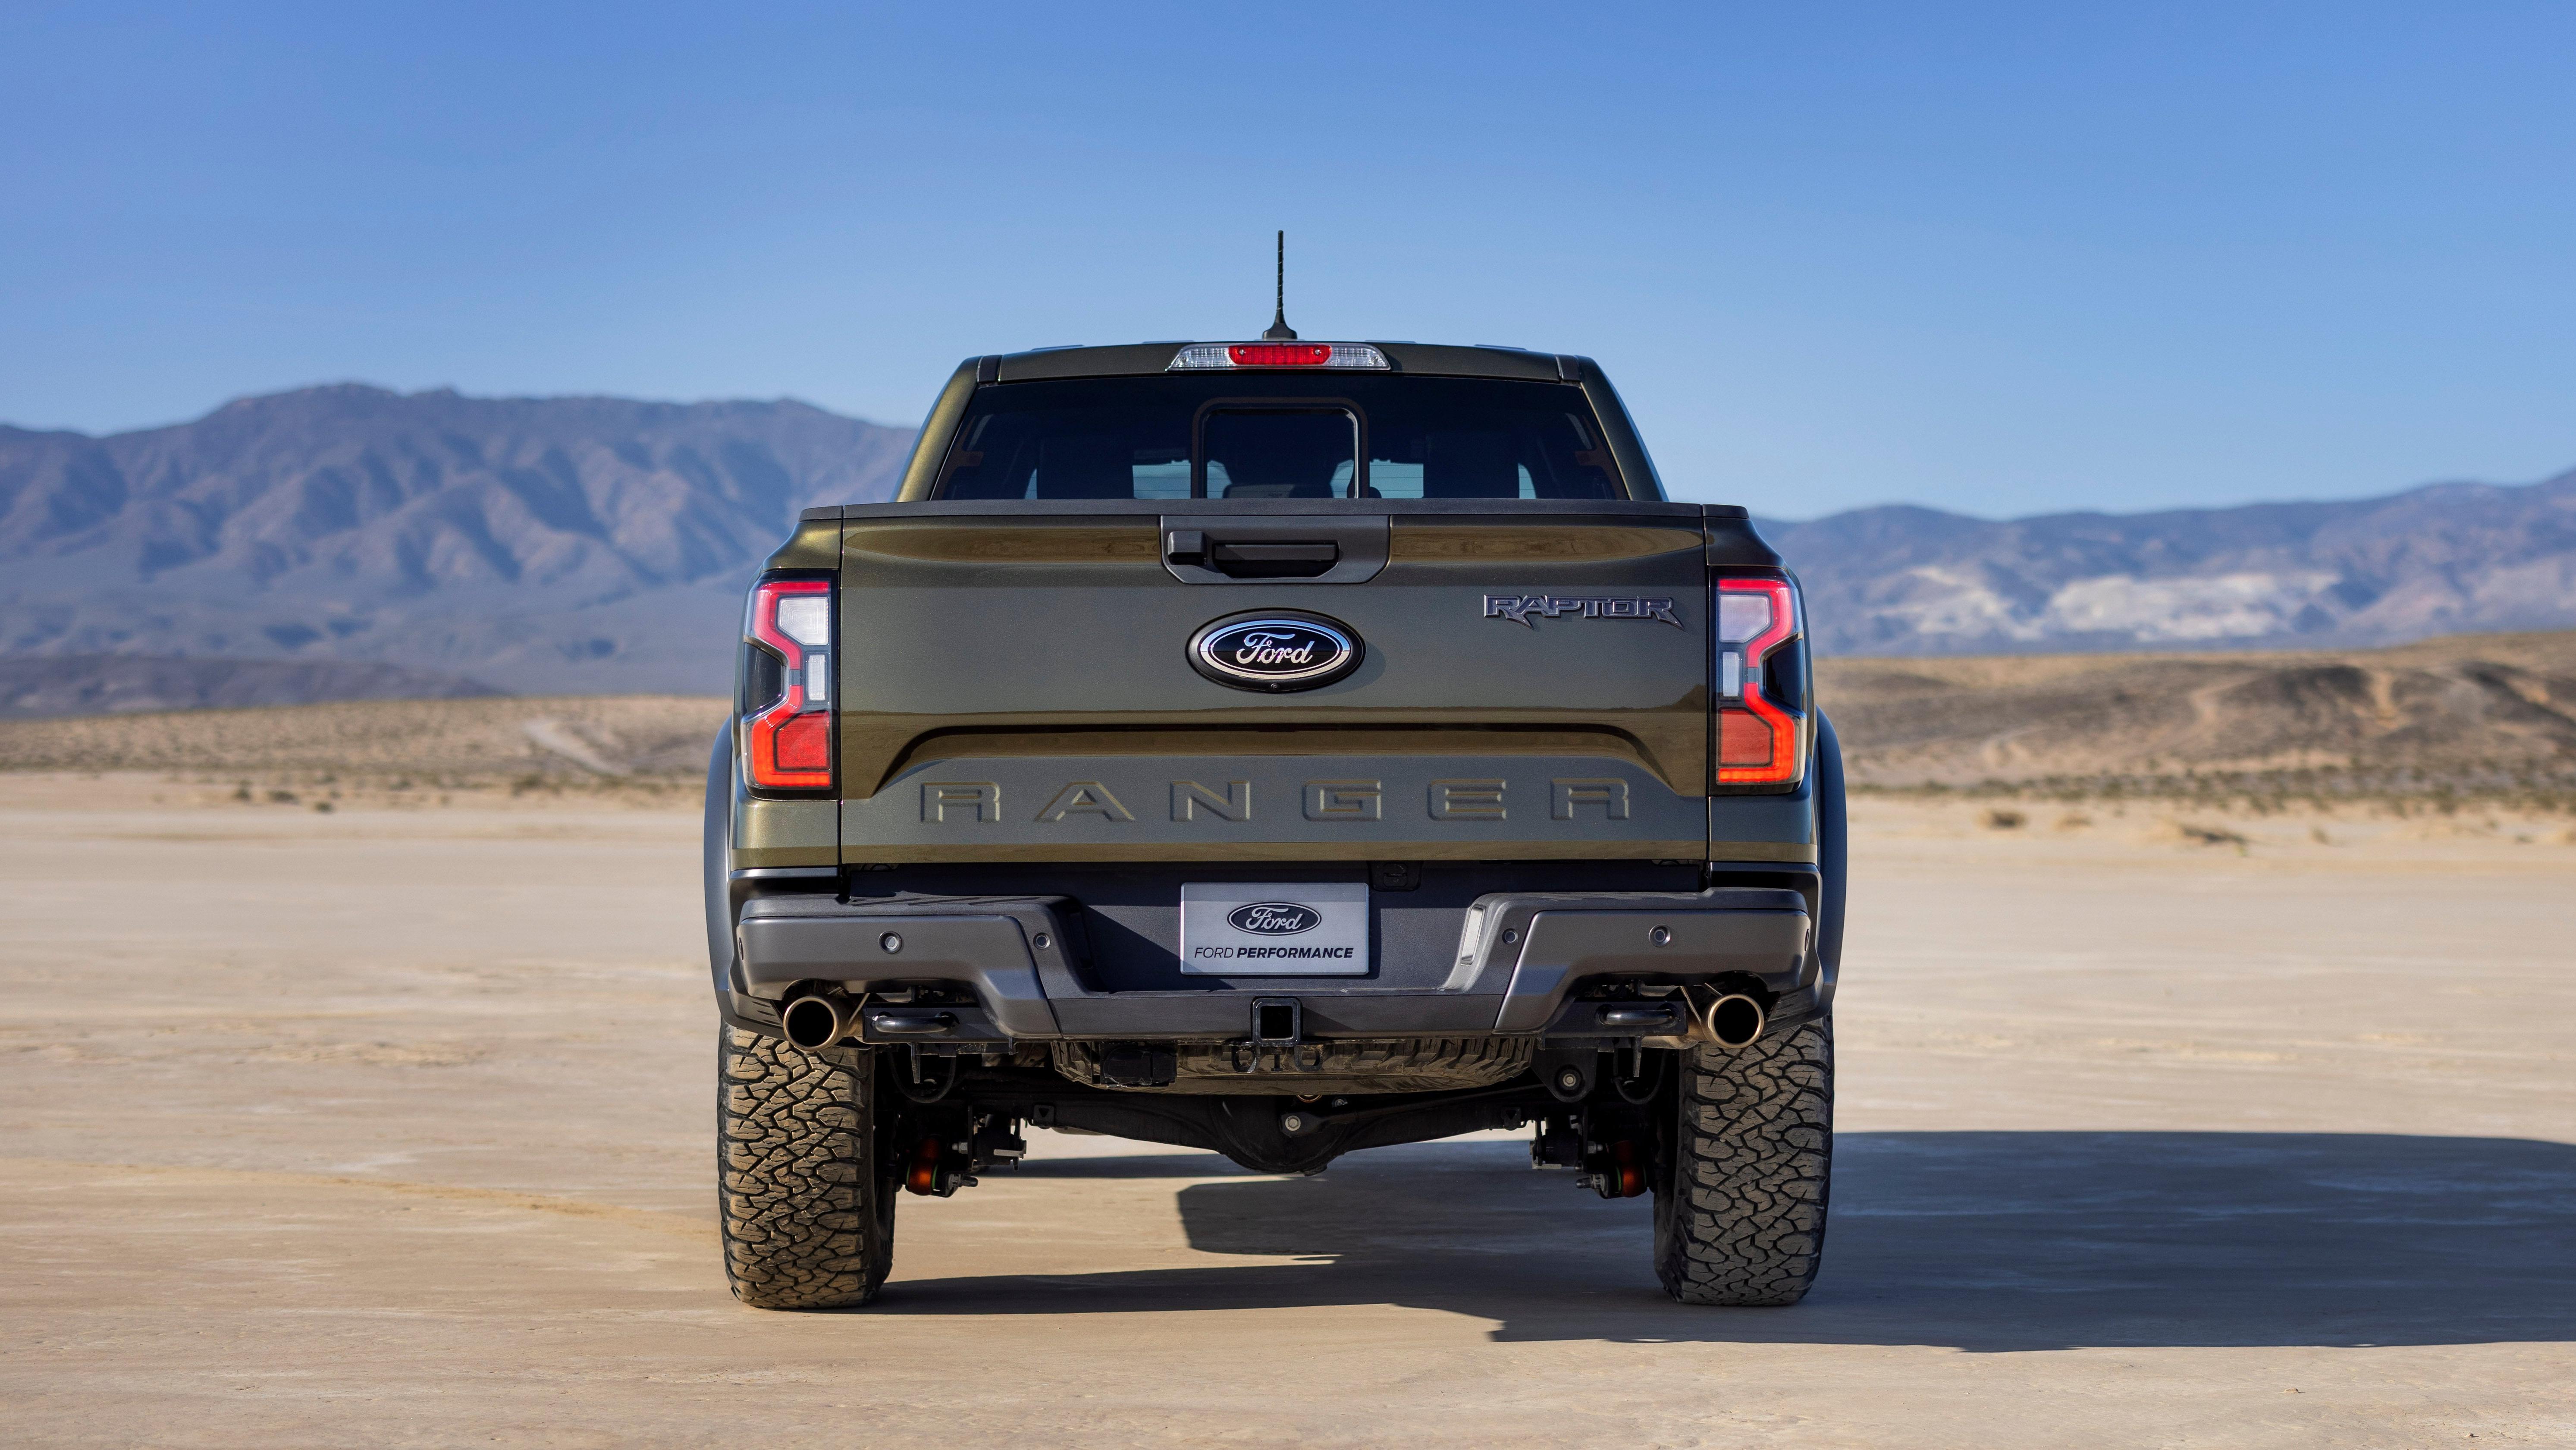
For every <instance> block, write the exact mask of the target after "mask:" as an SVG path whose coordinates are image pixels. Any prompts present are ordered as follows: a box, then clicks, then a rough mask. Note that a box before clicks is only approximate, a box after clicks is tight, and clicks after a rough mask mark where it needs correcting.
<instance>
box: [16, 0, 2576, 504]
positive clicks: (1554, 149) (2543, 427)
mask: <svg viewBox="0 0 2576 1450" xmlns="http://www.w3.org/2000/svg"><path fill="white" fill-rule="evenodd" d="M2571 96H2576V7H2569V6H2565V5H2484V4H2461V5H2442V6H2428V5H2420V4H2418V5H2376V4H2368V3H2344V4H2338V5H2332V6H2327V5H2263V4H2249V3H2243V0H2239V3H2231V4H2218V5H2189V4H2175V5H2161V6H2135V7H2112V6H2068V5H2064V4H2033V5H1982V6H1980V5H1964V4H1963V5H1955V6H1931V5H1912V6H1888V7H1873V6H1776V5H1766V6H1750V5H1701V6H1688V7H1669V8H1657V7H1627V8H1621V7H1584V6H1569V5H1564V4H1552V5H1512V4H1492V3H1488V4H1478V5H1472V6H1463V5H1462V6H1438V5H1406V4H1387V3H1378V4H1368V5H1334V4H1309V5H1303V6H1297V7H1282V6H1264V7H1228V6H1216V5H1209V4H1204V3H1201V4H1175V5H1168V6H1163V5H1126V6H1114V7H1113V6H1101V7H1083V6H1064V5H1046V6H1036V5H1030V6H1022V5H1015V4H1006V3H988V4H983V5H978V6H972V7H967V6H932V5H916V6H910V7H901V8H887V7H875V6H842V7H808V6H799V5H757V6H732V7H712V6H693V7H657V6H651V5H642V4H638V5H625V6H617V7H604V6H603V7H594V8H577V7H569V6H537V5H517V6H509V7H498V6H493V7H482V6H473V5H461V4H449V5H439V6H427V5H417V6H406V5H361V6H352V5H345V4H332V5H307V6H296V5H261V4H248V3H243V4H231V5H205V6H174V5H160V6H128V5H117V4H112V3H85V4H79V5H68V4H52V3H45V0H16V3H14V4H11V5H9V6H7V7H5V9H0V198H5V202H0V206H5V211H0V419H5V420H7V421H10V422H14V423H18V424H21V425H27V426H42V427H74V428H80V429H83V430H87V431H106V430H114V429H121V428H130V427H136V426H142V425H148V424H154V423H161V422H168V421H174V420H178V419H181V418H186V417H190V416H194V415H196V414H198V413H202V412H204V411H205V410H207V409H208V408H211V407H213V406H215V405H216V404H219V403H221V402H222V401H223V400H225V399H227V398H230V397H234V396H238V395H241V394H245V393H254V392H265V391H273V390H278V389H283V388H288V387H295V386H299V385H303V384H307V383H315V382H324V381H337V380H343V379H360V380H366V381H373V382H379V383H384V384H387V385H390V386H395V387H401V388H406V389H411V388H422V387H432V386H439V385H454V386H456V387H458V388H461V389H464V390H465V391H467V392H472V393H486V394H494V393H497V394H558V393H617V394H627V395H635V396H643V397H657V398H714V397H775V396H781V395H787V396H794V397H800V398H805V399H808V400H810V401H813V402H816V403H819V404H822V405H824V406H826V407H830V408H833V409H836V410H839V411H843V412H849V413H854V414H857V415H860V416H863V417H869V418H875V419H880V420H887V421H896V422H910V421H912V420H914V419H915V418H917V417H918V416H919V414H920V413H921V411H922V410H923V408H924V407H926V405H927V403H928V401H929V398H930V395H931V393H932V391H933V390H934V389H935V388H936V386H937V385H938V383H939V382H940V381H941V379H942V378H944V376H945V375H946V372H947V370H948V368H949V367H950V366H951V365H952V364H953V363H954V362H955V361H956V359H957V358H959V357H961V356H964V355H966V354H969V353H975V352H984V351H996V350H1006V349H1012V348H1020V347H1030V346H1044V345H1048V344H1054V343H1068V342H1092V343H1098V342H1116V341H1131V340H1138V339H1146V338H1181V337H1200V338H1212V337H1214V338H1221V337H1229V336H1241V335H1246V334H1249V333H1251V332H1254V331H1257V330H1258V328H1259V327H1260V326H1261V325H1263V324H1264V323H1266V322H1267V321H1268V318H1269V296H1268V293H1269V281H1270V279H1269V263H1270V233H1271V229H1272V228H1273V227H1277V226H1285V227H1287V228H1288V229H1289V234H1290V235H1289V243H1290V256H1289V261H1290V275H1289V317H1290V320H1291V321H1292V322H1294V323H1295V324H1296V325H1297V326H1298V328H1299V329H1300V330H1301V331H1303V332H1304V333H1305V334H1306V335H1307V336H1309V337H1332V338H1368V337H1392V338H1413V339H1420V340H1439V341H1459V342H1498V343H1510V344H1519V345H1526V346H1530V347H1537V348H1543V349H1549V350H1563V351H1571V352H1585V353H1590V354H1592V355H1593V356H1595V357H1598V358H1599V359H1600V360H1601V361H1602V363H1603V365H1604V366H1605V367H1606V368H1607V369H1608V370H1609V372H1610V375H1611V376H1612V378H1614V379H1615V380H1617V381H1618V383H1619V384H1620V387H1621V389H1622V391H1623V392H1624V393H1625V394H1626V395H1627V397H1628V400H1629V403H1630V406H1631V408H1632V410H1633V411H1634V412H1635V413H1636V414H1637V415H1638V417H1639V421H1640V423H1641V425H1642V427H1643V428H1644V430H1645V432H1646V436H1647V440H1648V442H1649V443H1650V445H1652V446H1653V448H1654V449H1655V452H1656V456H1657V459H1658V461H1659V463H1660V464H1661V466H1662V470H1663V473H1664V475H1665V478H1666V480H1667V483H1668V484H1669V485H1671V486H1672V488H1673V489H1674V491H1675V492H1676V493H1678V494H1681V495H1684V496H1687V497H1693V498H1703V499H1712V500H1726V501H1735V502H1743V503H1747V504H1751V505H1752V506H1754V507H1755V508H1756V509H1758V510H1760V511H1762V512H1764V513H1768V514H1771V515H1774V516H1786V517H1803V516H1811V515H1815V514H1819V513H1824V512H1828V511H1831V510H1835V509H1840V508H1847V507H1853V506H1858V505H1862V504H1868V503H1878V502H1891V501H1909V502H1917V503H1926V504H1933V505H1937V506H1941V507H1946V508H1953V509H1959V510H1963V511H1967V512H1973V513H1980V514H1987V515H2005V514H2017V513H2028V512H2038V511H2055V510H2062V509H2078V508H2104V509H2115V510H2127V509H2140V508H2153V507H2164V506H2173V505H2184V504H2200V503H2227V502H2237V501H2244V500H2251V499H2258V498H2296V497H2312V498H2313V497H2337V496H2354V495H2363V494H2371V493H2378V492H2385V491H2389V490H2393V489H2397V488H2401V487H2405V486H2408V485H2411V484H2415V483H2419V482H2425V481H2429V480H2434V479H2450V478H2484V479H2489V480H2493V481H2498V482H2514V481H2524V480H2529V479H2533V478H2538V477H2541V476H2544V475H2547V474H2551V473H2555V472H2558V471H2560V470H2563V469H2566V468H2568V467H2571V466H2576V345H2571V339H2576V164H2571V163H2576V104H2571V103H2570V100H2569V98H2570V97H2571Z"/></svg>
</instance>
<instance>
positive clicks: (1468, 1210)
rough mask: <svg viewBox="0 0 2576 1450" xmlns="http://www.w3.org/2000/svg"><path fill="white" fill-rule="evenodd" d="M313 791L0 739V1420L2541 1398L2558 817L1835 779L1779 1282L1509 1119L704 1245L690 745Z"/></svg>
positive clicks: (2549, 1315) (2457, 1404)
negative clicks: (1494, 1130) (851, 1245)
mask: <svg viewBox="0 0 2576 1450" xmlns="http://www.w3.org/2000/svg"><path fill="white" fill-rule="evenodd" d="M311 794H312V793H311V792H310V791H307V792H306V794H305V798H303V799H301V800H300V801H298V802H295V803H286V802H280V801H273V800H271V799H270V798H269V796H268V795H267V794H266V793H265V792H249V791H239V792H236V791H235V789H234V787H233V785H232V783H231V781H229V780H228V779H227V780H223V781H219V782H214V783H212V784H204V783H200V784H181V783H172V782H171V781H170V780H169V779H168V778H166V777H157V776H148V775H136V776H130V777H111V778H108V779H104V780H98V779H88V780H84V779H81V778H77V777H72V776H65V775H48V774H29V773H21V774H16V775H0V894H5V901H6V908H7V909H6V912H5V915H0V1236H5V1238H0V1250H4V1251H5V1259H4V1260H0V1262H5V1265H6V1268H5V1270H0V1440H5V1441H7V1442H8V1443H11V1444H27V1445H89V1444H98V1445H142V1444H149V1445H166V1446H252V1445H256V1446H263V1447H268V1446H301V1445H315V1446H344V1445H361V1444H364V1445H449V1444H464V1443H474V1444H491V1443H500V1444H523V1445H568V1446H587V1445H601V1446H608V1445H617V1446H627V1445H660V1444H669V1445H709V1444H789V1443H817V1444H851V1445H858V1444H880V1443H882V1444H922V1443H930V1442H933V1441H942V1442H954V1443H961V1444H978V1443H1000V1442H1006V1441H1007V1442H1010V1443H1015V1444H1028V1445H1064V1444H1137V1443H1163V1442H1174V1443H1181V1442H1186V1443H1192V1444H1211V1443H1214V1444H1253V1445H1265V1444H1287V1443H1292V1442H1293V1443H1298V1444H1309V1445H1390V1444H1406V1445H1423V1444H1435V1445H1477V1446H1495V1445H1520V1444H1597V1445H1653V1446H1695V1445H1711V1446H1716V1445H1771V1444H1778V1445H1796V1446H1802V1447H1817V1450H1821V1447H1828V1446H1870V1447H1889V1446H1960V1447H1970V1446H1973V1447H1980V1450H1994V1447H2025V1446H2027V1447H2051V1450H2056V1447H2067V1446H2086V1447H2093V1446H2130V1445H2137V1446H2149V1445H2155V1446H2162V1445H2195V1446H2219V1445H2225V1446H2329V1445H2330V1446H2377V1445H2387V1446H2424V1445H2433V1444H2450V1443H2468V1442H2470V1441H2472V1440H2474V1441H2475V1442H2477V1443H2482V1444H2498V1445H2522V1444H2529V1445H2556V1446H2565V1445H2569V1444H2576V1031H2571V1028H2576V844H2570V842H2569V839H2568V832H2567V829H2566V818H2565V817H2563V816H2560V817H2547V816H2533V817H2529V818H2504V819H2498V818H2494V817H2492V816H2478V817H2475V818H2459V819H2452V818H2442V819H2423V818H2416V819H2396V818H2390V817H2384V816H2374V815H2370V814H2368V813H2366V812H2362V811H2359V810H2357V809H2356V810H2353V811H2350V812H2346V813H2342V814H2336V813H2330V812H2311V813H2309V814H2305V815H2298V814H2292V815H2272V816H2265V817H2262V818H2251V817H2248V818H2231V819H2224V820H2222V819H2218V818H2216V817H2212V816H2211V815H2210V814H2209V813H2208V812H2205V811H2204V812H2200V813H2198V814H2197V815H2193V814H2191V813H2188V812H2186V813H2184V814H2182V815H2176V814H2175V813H2174V811H2173V810H2172V809H2170V808H2163V807H2157V806H2154V805H2152V804H2147V803H2139V802H2133V803H2131V804H2129V805H2128V806H2126V807H2125V808H2105V807H2102V806H2098V805H2097V806H2092V807H2086V808H2074V807H2065V806H2059V805H2052V804H2046V803H2037V804H2023V805H2020V806H2018V807H2016V808H2015V813H2017V814H2018V816H2019V819H2018V820H2017V821H2004V822H2000V823H1999V822H1998V821H1997V820H1996V819H1994V818H1993V817H1992V816H1990V814H1989V807H1988V806H1986V805H1981V804H1978V803H1976V802H1972V801H1964V800H1940V799H1897V798H1868V799H1863V800H1860V801H1858V802H1856V804H1855V808H1854V813H1855V817H1856V820H1855V828H1854V833H1855V848H1854V868H1855V884H1854V887H1853V896H1852V912H1853V917H1852V926H1851V935H1850V947H1849V957H1848V962H1849V964H1848V969H1847V972H1846V976H1845V987H1844V991H1843V995H1842V1000H1841V1003H1840V1007H1839V1013H1838V1031H1839V1034H1840V1052H1841V1093H1840V1110H1839V1111H1840V1128H1841V1134H1840V1138H1839V1142H1838V1152H1837V1173H1836V1177H1835V1181H1834V1190H1833V1192H1834V1198H1833V1216H1832V1222H1831V1234H1830V1239H1829V1243H1828V1253H1827V1257H1826V1264H1825V1270H1824V1274H1823V1276H1822V1278H1821V1280H1820V1281H1819V1283H1818V1286H1817V1288H1816V1291H1815V1292H1814V1294H1813V1295H1812V1296H1811V1297H1809V1298H1808V1300H1807V1301H1806V1302H1805V1303H1804V1304H1802V1305H1800V1306H1798V1307H1796V1308H1794V1309H1787V1310H1749V1311H1722V1310H1699V1309H1686V1308H1682V1307H1679V1306H1676V1305H1674V1304H1672V1303H1670V1302H1668V1301H1666V1300H1665V1299H1664V1298H1663V1297H1662V1296H1661V1295H1660V1294H1659V1293H1658V1292H1657V1290H1656V1287H1655V1282H1654V1278H1653V1275H1652V1273H1651V1272H1650V1270H1649V1268H1648V1264H1647V1205H1646V1203H1645V1202H1644V1201H1643V1200H1630V1201H1625V1202H1604V1201H1602V1200H1599V1199H1597V1198H1593V1197H1590V1196H1588V1195H1585V1194H1583V1193H1580V1192H1578V1191H1577V1190H1576V1189H1575V1188H1574V1187H1572V1186H1571V1183H1570V1176H1569V1175H1565V1174H1556V1173H1535V1172H1532V1171H1531V1170H1530V1168H1529V1166H1528V1156H1527V1151H1526V1148H1525V1146H1524V1144H1523V1142H1521V1141H1518V1140H1516V1139H1514V1138H1512V1137H1510V1136H1508V1135H1502V1134H1492V1135H1481V1136H1479V1137H1475V1138H1467V1139H1456V1140H1451V1141H1448V1142H1442V1143H1433V1144H1424V1145H1419V1146H1415V1147H1409V1148H1400V1149H1390V1150H1381V1151H1377V1152H1371V1153H1362V1154H1359V1155H1355V1156H1352V1157H1349V1158H1345V1159H1343V1160H1342V1161H1340V1162H1339V1163H1337V1164H1335V1165H1334V1166H1333V1168H1332V1169H1331V1171H1329V1172H1327V1173H1325V1174H1323V1175H1321V1176H1318V1177H1314V1178H1271V1177H1264V1176H1260V1175H1255V1174H1250V1173H1246V1172H1243V1171H1241V1170H1239V1169H1236V1168H1234V1167H1233V1166H1232V1165H1230V1164H1228V1163H1227V1162H1225V1161H1224V1160H1223V1159H1221V1158H1218V1157H1216V1156H1214V1155H1211V1154H1205V1153H1195V1152H1185V1151H1176V1150H1171V1149H1166V1148H1160V1147H1155V1146H1152V1145H1144V1144H1129V1143H1122V1142H1117V1141H1114V1140H1110V1139H1104V1138H1094V1137H1070V1136H1063V1135H1057V1134H1052V1133H1043V1132H1038V1133H1032V1134H1031V1139H1032V1158H1031V1161H1030V1162H1028V1163H1027V1164H1026V1165H1025V1166H1024V1167H1023V1168H1022V1169H1021V1170H1020V1171H1019V1172H1018V1173H1016V1174H996V1175H991V1176H989V1177H988V1178H987V1180H986V1182H985V1184H984V1186H982V1187H980V1188H976V1189H970V1190H968V1191H966V1192H964V1193H962V1194H960V1195H959V1196H957V1197H956V1198H953V1199H947V1200H934V1199H917V1198H907V1199H906V1200H905V1201H904V1203H903V1205H902V1208H901V1211H900V1215H899V1219H898V1232H897V1239H896V1242H897V1258H896V1266H895V1273H894V1277H893V1279H892V1281H891V1282H890V1283H889V1285H888V1286H887V1289H886V1291H885V1295H884V1298H883V1300H882V1302H881V1303H880V1304H879V1305H878V1306H876V1307H874V1308H871V1309H868V1310H863V1311H856V1312H850V1313H839V1314H814V1315H794V1314H766V1313H759V1312H755V1311H752V1310H748V1309H744V1308H741V1307H740V1306H738V1305H736V1304H735V1303H734V1302H733V1301H732V1299H731V1298H730V1297H729V1296H728V1295H727V1293H726V1291H725V1286H724V1280H723V1275H722V1272H721V1268H720V1265H719V1263H718V1258H717V1252H716V1246H715V1238H714V1230H713V1226H712V1219H713V1212H712V1203H713V1170H714V1155H715V1149H714V1139H713V1126H712V1117H713V1112H712V1109H713V1098H714V1091H715V1089H714V1083H713V1075H714V1047H715V1044H714V1033H715V1019H714V1014H713V1011H712V1008H711V1006H710V1004H709V1001H708V995H707V989H706V981H705V964H704V959H703V946H702V942H703V936H702V934H701V929H700V924H699V917H698V913H699V904H698V893H697V885H696V881H695V876H694V873H695V871H696V869H697V851H698V847H697V818H696V815H695V812H694V808H693V802H692V801H691V800H689V799H688V793H687V792H685V791H681V792H669V793H658V794H657V793H654V792H651V791H629V792H623V793H618V792H610V793H605V794H600V793H593V794H588V795H584V794H581V793H574V794H570V795H563V796H555V795H551V794H549V795H542V796H540V795H529V796H526V797H524V798H522V797H514V796H510V795H507V794H506V793H503V792H486V793H481V794H476V795H472V796H470V797H458V798H455V799H452V800H451V801H450V803H449V804H448V805H446V806H444V807H439V806H424V805H420V804H412V805H400V804H399V803H396V804H388V803H383V802H379V803H376V804H369V803H368V802H366V801H363V800H358V799H356V798H355V797H354V795H353V796H352V797H351V798H350V799H348V800H344V801H343V802H342V803H341V804H340V805H339V806H338V807H337V808H335V809H334V810H332V811H330V812H329V813H323V812H319V811H316V810H314V809H312V808H311V807H312V805H313V803H314V802H313V800H312V799H311ZM238 795H251V796H252V797H253V798H252V799H251V800H249V801H247V802H245V801H243V800H240V799H237V798H236V797H237V796H238Z"/></svg>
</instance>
